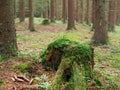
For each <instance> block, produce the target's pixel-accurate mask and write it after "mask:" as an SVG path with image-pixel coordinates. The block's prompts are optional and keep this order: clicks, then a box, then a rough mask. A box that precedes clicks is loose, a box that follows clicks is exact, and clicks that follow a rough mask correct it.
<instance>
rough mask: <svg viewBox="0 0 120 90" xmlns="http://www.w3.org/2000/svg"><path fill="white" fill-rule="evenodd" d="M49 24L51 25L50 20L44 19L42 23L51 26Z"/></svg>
mask: <svg viewBox="0 0 120 90" xmlns="http://www.w3.org/2000/svg"><path fill="white" fill-rule="evenodd" d="M49 24H50V21H49V19H44V20H43V21H42V25H49Z"/></svg>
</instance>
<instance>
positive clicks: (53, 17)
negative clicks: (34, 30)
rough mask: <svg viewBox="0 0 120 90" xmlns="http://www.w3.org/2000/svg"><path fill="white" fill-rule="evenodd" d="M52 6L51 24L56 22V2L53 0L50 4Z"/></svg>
mask: <svg viewBox="0 0 120 90" xmlns="http://www.w3.org/2000/svg"><path fill="white" fill-rule="evenodd" d="M50 4H51V6H50V7H51V11H50V12H51V16H50V19H51V22H55V0H51V2H50Z"/></svg>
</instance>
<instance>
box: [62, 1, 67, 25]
mask: <svg viewBox="0 0 120 90" xmlns="http://www.w3.org/2000/svg"><path fill="white" fill-rule="evenodd" d="M62 11H63V12H62V18H63V23H65V22H66V20H67V0H63V10H62Z"/></svg>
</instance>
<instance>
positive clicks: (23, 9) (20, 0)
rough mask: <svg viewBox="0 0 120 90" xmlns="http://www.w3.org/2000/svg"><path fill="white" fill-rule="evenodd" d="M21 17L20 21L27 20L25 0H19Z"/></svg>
mask: <svg viewBox="0 0 120 90" xmlns="http://www.w3.org/2000/svg"><path fill="white" fill-rule="evenodd" d="M19 12H20V13H19V19H20V22H24V21H25V7H24V0H19Z"/></svg>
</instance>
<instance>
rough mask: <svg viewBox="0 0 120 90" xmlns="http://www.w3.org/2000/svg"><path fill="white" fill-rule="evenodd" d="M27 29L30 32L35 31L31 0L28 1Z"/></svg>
mask: <svg viewBox="0 0 120 90" xmlns="http://www.w3.org/2000/svg"><path fill="white" fill-rule="evenodd" d="M29 29H30V31H35V28H34V9H33V0H29Z"/></svg>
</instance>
